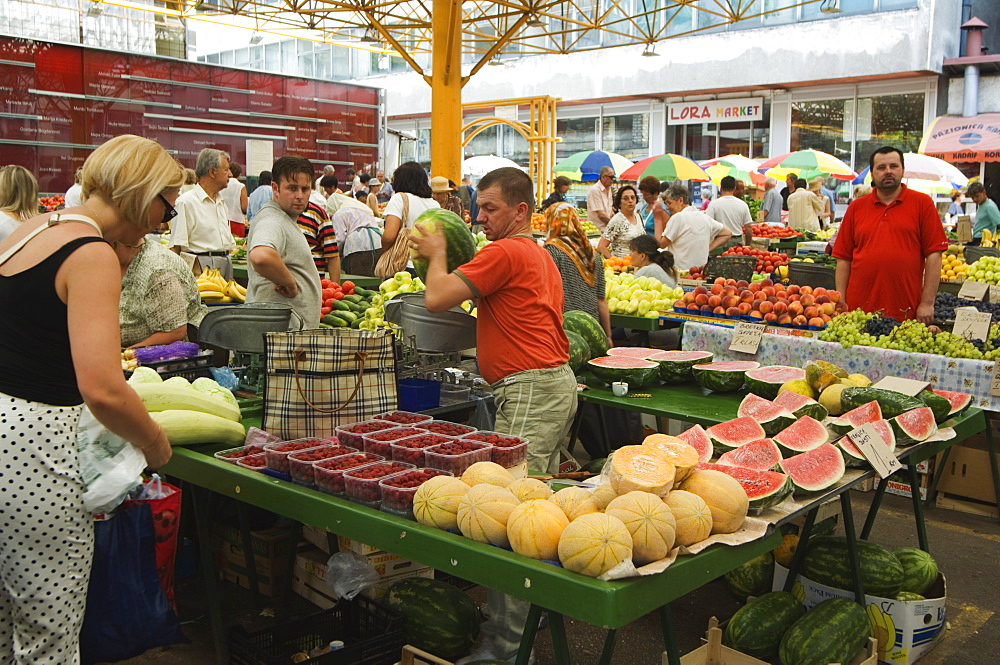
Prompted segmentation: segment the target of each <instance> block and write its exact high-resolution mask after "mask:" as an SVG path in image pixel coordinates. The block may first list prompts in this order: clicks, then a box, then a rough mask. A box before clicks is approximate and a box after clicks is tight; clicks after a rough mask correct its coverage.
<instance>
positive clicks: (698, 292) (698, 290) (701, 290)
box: [692, 286, 708, 296]
mask: <svg viewBox="0 0 1000 665" xmlns="http://www.w3.org/2000/svg"><path fill="white" fill-rule="evenodd" d="M692 293H694V294H695V295H696V296H700V295H702V294H703V293H708V289H706V288H705V287H704V286H696V287H694V291H692Z"/></svg>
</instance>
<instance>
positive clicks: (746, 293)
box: [740, 291, 753, 302]
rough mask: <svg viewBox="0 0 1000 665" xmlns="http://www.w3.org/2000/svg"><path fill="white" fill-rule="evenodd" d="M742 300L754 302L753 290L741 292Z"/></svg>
mask: <svg viewBox="0 0 1000 665" xmlns="http://www.w3.org/2000/svg"><path fill="white" fill-rule="evenodd" d="M740 302H753V291H744V292H743V293H741V294H740Z"/></svg>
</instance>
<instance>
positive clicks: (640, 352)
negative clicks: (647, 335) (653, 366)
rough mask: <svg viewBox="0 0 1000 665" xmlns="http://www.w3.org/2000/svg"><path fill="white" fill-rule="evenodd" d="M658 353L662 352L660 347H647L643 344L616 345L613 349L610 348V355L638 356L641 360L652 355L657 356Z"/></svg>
mask: <svg viewBox="0 0 1000 665" xmlns="http://www.w3.org/2000/svg"><path fill="white" fill-rule="evenodd" d="M657 353H660V350H659V349H647V348H645V347H642V346H616V347H614V348H613V349H608V355H609V356H618V357H620V358H638V359H639V360H649V359H650V358H649V357H650V356H655V355H656V354H657Z"/></svg>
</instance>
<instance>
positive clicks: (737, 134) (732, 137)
mask: <svg viewBox="0 0 1000 665" xmlns="http://www.w3.org/2000/svg"><path fill="white" fill-rule="evenodd" d="M752 138H753V132H752V128H751V123H749V122H727V123H719V155H745V156H750V155H751V154H753V150H752V148H751V146H750V142H751V140H752ZM714 156H715V155H710V156H709V158H711V157H714Z"/></svg>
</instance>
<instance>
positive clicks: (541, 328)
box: [410, 168, 576, 663]
mask: <svg viewBox="0 0 1000 665" xmlns="http://www.w3.org/2000/svg"><path fill="white" fill-rule="evenodd" d="M477 200H478V204H479V215H478V216H477V218H476V222H477V223H479V224H482V225H483V232H484V233H485V234H486V237H487V238H488V239H489V240H490V241H491V242H490V244H488V245H486V246H485V247H483V249H482V250H480V251H479V253H477V254H476V256H475V258H473V259H472V260H471V261H469V262H468V263H466V264H464V265H461V266H459V267H458V268H456V269H455V270H454V271H453V272H451V273H449V272H448V259H447V255H448V243H447V239H446V236H445V235H444V234H441V233H435V232H434V230H433V229H428V228H426V227H423V226H422V225H420V226H421V227H422V228H420V231H421V233H422V234H423V235H422V236H421V237H418V236H417V234H411V235H410V243H411V245H412V247H413V249H414V251H415V252H416V254H417V255H418V256H420V257H423V258H425V259H427V260H428V268H427V278H426V279H425V280H424V282H425V283H426V285H427V291H426V294H425V298H424V302H425V304H426V307H427V309H428V310H429V311H431V312H443V311H445V310H447V309H450V308H451V307H454V306H456V305H459V304H461V303H462V302H464V301H466V300H470V299H475V300H476V306H477V307H478V308H479V316H478V319H479V320H478V324H477V327H476V342H477V344H476V346H477V353H478V360H479V370H480V372H481V373H482V375H483V378H485V379H486V380H487V381H489V382H490V384H491V385H492V389H493V398H494V401H495V403H496V408H497V415H496V425H495V427H494V429H495V431H497V432H499V433H501V434H510V435H514V436H519V437H521V438H524V439H527V440H528V441H529V443H528V468H529V469H530V470H531V471H532V472H538V473H556V472H557V471H558V466H559V448H560V444H561V443H562V442H563V439H564V438H565V437H566V435H567V433H568V432H569V427H570V424H571V423H572V420H573V416H574V415H575V414H576V377H575V376H574V374H573V371H572V370H571V369H570V368H569V365H568V364H567V363H568V361H569V341H568V340H567V338H566V333H565V332H564V331H563V328H562V309H563V290H562V279H561V278H560V276H559V272H558V270H557V269H556V266H555V263H554V262H553V261H552V259H551V258H550V257H549V255H548V253H547V252H546V251H545V249H543V248H542V247H540V246H539V245H538V243H536V242H535V240H534V239H533V238H532V236H531V212H532V211H533V210H534V209H535V200H534V193H533V187H532V183H531V179H530V178H529V177H528V176H527V175H525V173H524V172H522V171H520V170H519V169H515V168H501V169H496V170H495V171H491V172H489V173H487V174H486V175H485V176H484V177H483V179H482V180H480V181H479V185H478V186H477ZM528 608H529V604H528V603H526V602H524V601H520V600H517V599H515V598H511V597H508V596H504V595H503V594H501V593H498V592H494V591H491V592H490V594H489V610H490V618H489V620H488V621H487V622H486V623H485V624H484V625H483V635H482V638H481V642H480V644H479V646H478V647H477V648H476V649H475V650H474V651H473V653H472V654H471V655H470V656H469V659H468V660H467V659H463V660H459V661H458V663H463V662H472V661H475V660H481V659H490V658H492V659H506V660H511V661H513V660H514V657H515V655H516V654H517V649H518V646H519V644H520V640H521V633H522V632H523V630H524V623H525V619H526V618H527V614H528Z"/></svg>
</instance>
